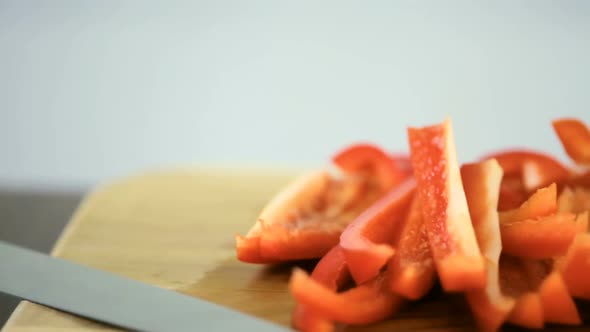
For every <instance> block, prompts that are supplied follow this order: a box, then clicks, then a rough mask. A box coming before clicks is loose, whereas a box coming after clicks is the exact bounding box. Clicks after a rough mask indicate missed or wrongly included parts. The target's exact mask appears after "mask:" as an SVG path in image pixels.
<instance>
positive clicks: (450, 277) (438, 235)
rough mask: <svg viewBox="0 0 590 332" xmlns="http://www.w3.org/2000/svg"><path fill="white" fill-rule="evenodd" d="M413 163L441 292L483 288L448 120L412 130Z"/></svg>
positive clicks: (483, 275) (481, 266) (483, 276)
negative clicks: (441, 288)
mask: <svg viewBox="0 0 590 332" xmlns="http://www.w3.org/2000/svg"><path fill="white" fill-rule="evenodd" d="M408 138H409V142H410V152H411V153H410V158H411V160H412V166H413V168H414V176H415V177H416V181H417V183H418V190H417V192H418V194H419V197H420V201H421V202H422V216H423V218H424V220H425V223H426V230H427V234H428V241H429V243H430V248H431V250H432V254H433V257H434V262H435V265H436V270H437V272H438V275H439V279H440V281H441V284H442V287H443V289H445V290H446V291H464V290H469V289H480V288H483V287H484V286H485V283H486V271H485V263H484V259H483V257H482V256H481V254H480V251H479V247H478V244H477V240H476V238H475V232H474V230H473V227H472V226H471V218H470V217H469V210H468V207H467V200H466V198H465V193H464V191H463V184H462V181H461V174H460V171H459V165H458V163H457V156H456V151H455V143H454V140H453V131H452V125H451V121H450V119H447V120H446V121H445V122H444V123H442V124H438V125H434V126H428V127H422V128H409V129H408Z"/></svg>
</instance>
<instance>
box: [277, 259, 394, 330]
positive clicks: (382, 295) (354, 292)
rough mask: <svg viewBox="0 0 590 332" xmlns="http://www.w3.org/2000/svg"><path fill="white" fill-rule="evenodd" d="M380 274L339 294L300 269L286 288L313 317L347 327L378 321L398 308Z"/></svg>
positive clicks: (296, 270)
mask: <svg viewBox="0 0 590 332" xmlns="http://www.w3.org/2000/svg"><path fill="white" fill-rule="evenodd" d="M384 279H385V278H384V275H383V274H381V275H379V276H378V277H376V278H375V279H373V280H371V281H369V282H368V283H365V284H363V285H360V286H357V287H355V288H353V289H351V290H348V291H346V292H343V293H336V292H334V291H333V290H331V289H329V288H327V287H325V286H323V285H321V284H320V283H318V282H317V281H315V280H313V279H312V278H310V277H309V276H307V274H306V273H305V272H304V271H303V270H300V269H295V270H294V272H293V275H292V277H291V280H290V282H289V289H290V291H291V293H292V294H293V296H294V297H295V299H296V300H297V301H298V302H299V303H301V304H304V305H306V306H307V307H309V308H310V310H313V311H314V312H316V313H317V314H319V315H321V316H323V317H326V318H327V319H330V320H332V321H336V322H341V323H345V324H351V325H361V324H370V323H374V322H378V321H381V320H383V319H385V318H387V317H389V316H391V315H392V314H393V313H395V312H396V311H397V310H398V309H399V308H400V306H401V304H402V302H403V300H402V298H401V297H400V296H398V295H395V294H393V293H391V292H389V291H387V290H386V287H385V285H384V284H385V280H384Z"/></svg>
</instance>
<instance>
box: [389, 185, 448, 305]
mask: <svg viewBox="0 0 590 332" xmlns="http://www.w3.org/2000/svg"><path fill="white" fill-rule="evenodd" d="M395 247H396V252H395V255H394V256H393V258H392V259H391V260H390V261H389V265H388V267H387V272H388V274H389V277H388V279H389V284H390V288H391V290H392V291H393V292H394V293H396V294H399V295H401V296H403V297H405V298H407V299H411V300H418V299H420V298H422V297H423V296H424V295H426V293H427V292H428V291H429V290H430V289H431V288H432V286H433V284H434V281H435V277H436V274H435V267H434V262H433V260H432V253H431V252H430V246H429V244H428V235H427V234H426V225H425V224H424V219H423V218H422V205H421V204H420V200H419V198H418V196H417V195H414V199H413V201H412V205H411V206H410V212H409V213H408V216H407V217H406V219H405V222H404V225H403V229H402V230H401V232H400V235H399V238H398V239H397V240H396V241H395Z"/></svg>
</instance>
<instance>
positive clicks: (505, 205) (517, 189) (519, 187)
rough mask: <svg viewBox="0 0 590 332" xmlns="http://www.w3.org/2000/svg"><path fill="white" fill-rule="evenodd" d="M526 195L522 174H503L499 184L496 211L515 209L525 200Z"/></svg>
mask: <svg viewBox="0 0 590 332" xmlns="http://www.w3.org/2000/svg"><path fill="white" fill-rule="evenodd" d="M528 196H529V195H528V194H527V190H525V188H524V184H523V181H522V176H520V175H504V177H503V178H502V183H501V184H500V197H499V200H498V211H506V210H511V209H516V208H517V207H519V206H520V205H521V204H522V203H524V202H525V201H526V200H527V198H528Z"/></svg>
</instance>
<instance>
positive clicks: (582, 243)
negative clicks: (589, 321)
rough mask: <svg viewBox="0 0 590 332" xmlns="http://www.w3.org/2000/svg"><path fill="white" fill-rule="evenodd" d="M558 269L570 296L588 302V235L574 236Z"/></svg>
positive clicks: (589, 275) (589, 248) (589, 257)
mask: <svg viewBox="0 0 590 332" xmlns="http://www.w3.org/2000/svg"><path fill="white" fill-rule="evenodd" d="M585 218H586V219H587V218H588V215H587V212H586V215H585ZM586 223H587V220H586ZM559 269H560V271H561V273H562V276H563V279H564V281H565V284H566V285H567V288H568V290H569V292H570V294H571V295H572V296H574V297H578V298H581V299H586V300H590V282H589V280H590V233H582V234H578V235H577V236H576V238H575V239H574V243H573V244H572V245H571V247H570V249H569V250H568V253H567V254H566V256H565V257H564V258H563V262H562V264H560V265H559Z"/></svg>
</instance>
